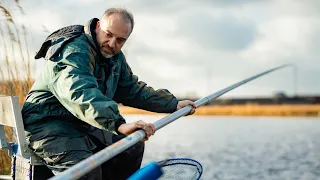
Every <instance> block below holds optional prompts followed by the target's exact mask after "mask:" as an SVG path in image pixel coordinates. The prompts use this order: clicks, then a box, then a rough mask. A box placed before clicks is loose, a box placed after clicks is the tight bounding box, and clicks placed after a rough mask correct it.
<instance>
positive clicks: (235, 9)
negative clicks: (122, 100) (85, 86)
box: [1, 0, 320, 97]
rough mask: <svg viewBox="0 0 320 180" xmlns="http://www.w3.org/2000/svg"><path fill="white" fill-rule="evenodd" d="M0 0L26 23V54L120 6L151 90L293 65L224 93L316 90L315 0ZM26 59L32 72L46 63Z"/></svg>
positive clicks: (318, 36)
mask: <svg viewBox="0 0 320 180" xmlns="http://www.w3.org/2000/svg"><path fill="white" fill-rule="evenodd" d="M1 2H2V3H3V4H6V6H7V7H8V8H9V9H11V10H12V12H13V15H14V17H15V21H16V23H17V24H24V25H25V26H26V28H27V30H28V32H29V39H30V43H29V51H30V52H31V55H32V56H34V54H35V52H37V51H38V50H39V48H40V47H41V44H42V42H43V41H44V40H45V38H46V37H47V36H48V35H49V33H51V32H54V31H55V30H57V29H59V28H61V27H64V26H68V25H74V24H85V23H86V22H87V21H88V20H90V19H91V18H94V17H97V18H100V17H101V16H102V14H103V12H104V11H105V10H106V9H107V8H110V7H123V8H126V9H128V10H129V11H131V12H132V13H133V15H134V18H135V27H134V30H133V33H132V34H131V36H130V38H129V39H128V41H127V42H126V44H125V46H124V47H123V51H124V52H125V54H126V58H127V61H128V63H129V65H130V66H131V68H132V70H133V73H134V74H136V75H137V76H138V77H139V80H141V81H144V82H146V83H147V84H148V85H150V86H152V87H154V88H155V89H158V88H165V89H168V90H169V91H170V92H172V93H173V94H175V95H176V96H179V97H182V96H197V97H203V96H206V95H209V94H211V93H214V92H216V91H219V90H221V89H223V88H225V87H227V86H229V85H231V84H233V83H236V82H238V81H241V80H243V79H245V78H247V77H250V76H252V75H255V74H257V73H260V72H262V71H264V70H267V69H270V68H273V67H276V66H279V65H282V64H294V66H291V67H288V68H285V69H282V70H279V71H276V72H274V73H272V74H269V75H266V76H263V77H261V78H259V79H256V80H254V81H252V82H249V83H247V84H245V85H243V86H241V87H239V88H237V89H235V90H233V91H231V92H229V93H227V94H226V95H224V96H223V97H265V96H273V95H274V94H275V93H277V92H284V93H286V94H287V95H288V96H292V95H296V94H297V95H320V83H319V80H318V78H319V77H320V65H319V63H320V59H319V57H320V11H319V9H320V1H319V0H303V1H301V0H251V1H250V0H198V1H194V0H193V1H192V0H180V1H174V0H162V1H150V0H122V1H121V0H108V1H102V0H68V1H66V0H55V1H53V0H21V1H20V5H21V6H22V8H23V9H24V11H25V15H22V14H21V13H19V11H18V10H17V8H16V7H15V6H14V4H12V2H13V1H11V0H5V1H3V0H2V1H1ZM1 61H2V60H1ZM32 63H33V66H32V67H33V69H32V72H33V76H34V77H35V78H36V77H37V76H38V75H39V73H40V72H41V67H43V65H44V63H45V61H44V60H32Z"/></svg>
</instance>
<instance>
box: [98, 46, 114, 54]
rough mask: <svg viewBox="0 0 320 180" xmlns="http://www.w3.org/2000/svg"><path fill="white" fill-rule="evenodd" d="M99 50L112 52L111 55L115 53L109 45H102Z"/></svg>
mask: <svg viewBox="0 0 320 180" xmlns="http://www.w3.org/2000/svg"><path fill="white" fill-rule="evenodd" d="M101 49H107V50H108V51H110V52H112V54H113V53H114V52H115V50H114V49H113V48H111V47H110V46H109V45H102V47H101Z"/></svg>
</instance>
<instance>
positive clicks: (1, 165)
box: [0, 0, 32, 174]
mask: <svg viewBox="0 0 320 180" xmlns="http://www.w3.org/2000/svg"><path fill="white" fill-rule="evenodd" d="M15 6H16V7H18V9H19V10H20V13H23V14H24V12H23V9H22V7H21V6H20V4H19V1H18V0H15ZM0 13H1V15H0V38H1V42H0V49H2V53H1V54H0V60H1V61H0V62H1V65H0V75H1V77H0V94H1V95H10V96H18V97H19V102H20V104H21V105H22V103H23V101H24V99H25V96H26V95H27V93H28V91H29V89H30V87H31V85H32V78H31V73H30V64H31V62H30V57H29V51H28V48H27V47H28V42H27V36H28V35H27V31H26V30H25V27H24V26H22V30H23V34H22V36H23V40H22V39H21V38H20V36H21V34H20V30H19V27H18V25H17V24H16V23H15V21H14V17H13V15H12V13H10V11H9V9H8V8H7V7H6V6H5V5H4V4H2V3H1V2H0ZM2 18H4V19H2ZM12 29H14V31H13V30H12ZM6 37H9V38H6ZM23 42H24V44H25V49H26V51H27V54H26V55H25V54H24V53H23V49H24V46H23ZM9 47H10V50H11V51H9ZM17 51H18V52H17ZM25 57H27V60H26V59H25ZM3 62H4V65H2V63H3ZM19 62H22V63H23V69H24V70H25V72H26V73H25V74H26V76H24V77H21V74H20V73H21V70H20V69H21V68H20V67H19V66H18V64H20V63H19ZM19 70H20V71H19ZM5 71H6V72H5ZM5 132H6V136H7V139H8V140H9V141H12V129H11V128H8V127H5ZM10 164H11V160H10V158H9V156H8V152H7V151H0V174H9V173H10V167H11V165H10Z"/></svg>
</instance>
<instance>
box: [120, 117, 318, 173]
mask: <svg viewBox="0 0 320 180" xmlns="http://www.w3.org/2000/svg"><path fill="white" fill-rule="evenodd" d="M161 117H163V116H143V115H141V116H133V115H130V116H125V118H126V119H127V121H128V122H132V121H135V120H145V121H148V122H155V121H156V120H158V119H160V118H161ZM317 120H320V119H319V118H293V117H290V118H282V117H277V118H275V117H210V116H209V117H208V116H190V117H184V118H181V119H179V120H177V121H175V122H173V123H172V124H169V125H168V126H167V127H164V128H163V129H161V130H159V131H158V132H157V133H156V134H155V136H154V137H151V138H150V140H149V141H147V142H146V150H145V156H144V160H143V165H145V164H147V163H148V162H150V161H160V160H163V159H166V158H177V157H182V158H183V157H186V158H192V159H195V160H197V161H199V162H200V163H201V164H202V166H203V168H204V172H203V175H202V179H318V178H319V177H320V138H319V137H320V121H317Z"/></svg>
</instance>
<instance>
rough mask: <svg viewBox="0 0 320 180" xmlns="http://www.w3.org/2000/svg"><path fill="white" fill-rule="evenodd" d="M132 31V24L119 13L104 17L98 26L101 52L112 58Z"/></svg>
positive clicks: (97, 31) (98, 40)
mask: <svg viewBox="0 0 320 180" xmlns="http://www.w3.org/2000/svg"><path fill="white" fill-rule="evenodd" d="M130 33H131V24H130V23H129V22H127V21H125V20H123V19H122V18H121V17H119V16H118V15H117V14H112V15H110V16H109V17H104V18H102V19H101V20H100V21H99V22H98V23H97V27H96V35H97V42H98V45H99V47H100V51H101V54H102V55H103V56H104V57H105V58H110V57H112V56H114V55H115V54H117V53H118V52H119V51H120V50H121V48H122V46H123V45H124V43H125V42H126V40H127V39H128V37H129V35H130Z"/></svg>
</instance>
